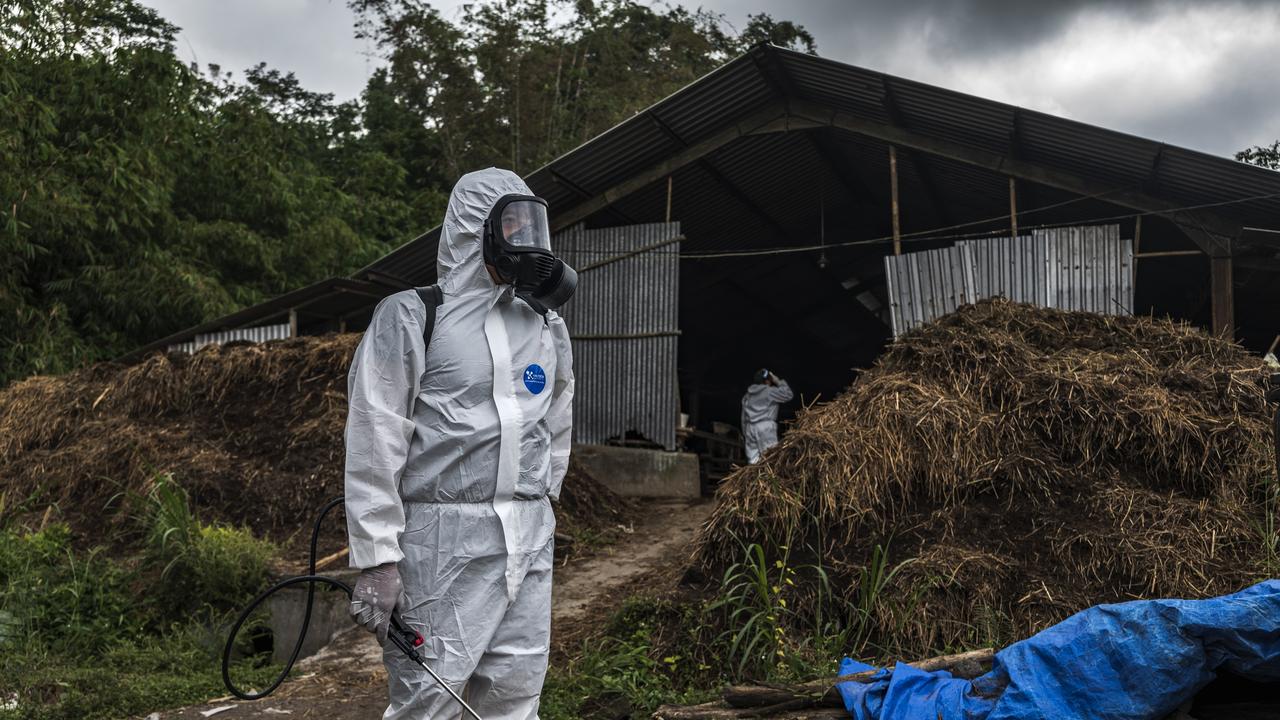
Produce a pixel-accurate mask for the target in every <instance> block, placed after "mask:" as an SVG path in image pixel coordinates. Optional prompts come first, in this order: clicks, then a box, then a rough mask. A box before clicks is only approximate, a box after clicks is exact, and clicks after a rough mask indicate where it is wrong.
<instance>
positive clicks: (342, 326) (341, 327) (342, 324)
mask: <svg viewBox="0 0 1280 720" xmlns="http://www.w3.org/2000/svg"><path fill="white" fill-rule="evenodd" d="M346 331H347V319H346V318H338V332H340V333H344V332H346Z"/></svg>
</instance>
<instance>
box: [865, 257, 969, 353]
mask: <svg viewBox="0 0 1280 720" xmlns="http://www.w3.org/2000/svg"><path fill="white" fill-rule="evenodd" d="M884 272H885V279H886V281H887V282H888V289H889V316H890V319H891V320H892V324H893V336H894V337H897V336H899V335H901V334H902V333H904V332H906V331H908V330H910V329H912V328H916V327H920V326H921V325H923V324H925V323H927V322H929V321H930V320H933V319H934V318H937V317H941V316H943V315H946V314H947V313H949V312H952V311H954V310H955V309H956V308H958V307H960V306H961V305H965V304H967V303H971V302H974V301H975V300H977V299H978V298H977V296H976V289H975V288H976V283H975V281H974V272H973V253H972V252H970V250H969V248H967V247H965V246H961V245H957V246H954V247H948V248H938V249H937V250H924V251H921V252H914V253H907V254H905V255H888V256H886V257H885V259H884Z"/></svg>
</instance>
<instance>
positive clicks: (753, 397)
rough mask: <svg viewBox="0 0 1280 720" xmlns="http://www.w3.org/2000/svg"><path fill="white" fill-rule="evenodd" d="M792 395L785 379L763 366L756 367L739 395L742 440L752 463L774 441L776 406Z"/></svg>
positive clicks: (776, 436)
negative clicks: (748, 383)
mask: <svg viewBox="0 0 1280 720" xmlns="http://www.w3.org/2000/svg"><path fill="white" fill-rule="evenodd" d="M793 397H795V395H794V394H793V393H792V392H791V386H790V385H788V384H787V381H786V380H783V379H782V378H780V377H778V376H777V375H774V374H773V373H771V372H769V371H768V370H765V369H761V370H758V371H756V374H755V377H754V378H753V379H752V383H751V386H750V387H748V388H747V394H746V395H743V396H742V441H743V444H744V445H746V449H747V462H748V463H750V464H752V465H754V464H756V463H757V462H758V461H759V460H760V456H761V455H763V454H764V451H765V450H768V449H769V448H771V447H773V446H774V445H777V444H778V407H779V406H781V405H782V404H783V403H785V402H790V401H791V398H793Z"/></svg>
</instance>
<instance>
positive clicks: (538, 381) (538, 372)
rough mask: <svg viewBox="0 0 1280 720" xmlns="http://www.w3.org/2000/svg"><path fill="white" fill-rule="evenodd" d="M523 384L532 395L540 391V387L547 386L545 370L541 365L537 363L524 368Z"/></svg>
mask: <svg viewBox="0 0 1280 720" xmlns="http://www.w3.org/2000/svg"><path fill="white" fill-rule="evenodd" d="M524 386H525V387H527V388H529V392H531V393H533V394H534V395H537V394H538V393H540V392H542V388H544V387H546V386H547V371H545V370H543V369H542V366H541V365H538V364H537V363H534V364H533V365H530V366H529V367H527V368H525V369H524Z"/></svg>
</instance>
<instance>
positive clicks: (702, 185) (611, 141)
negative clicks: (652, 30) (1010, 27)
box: [166, 46, 1280, 342]
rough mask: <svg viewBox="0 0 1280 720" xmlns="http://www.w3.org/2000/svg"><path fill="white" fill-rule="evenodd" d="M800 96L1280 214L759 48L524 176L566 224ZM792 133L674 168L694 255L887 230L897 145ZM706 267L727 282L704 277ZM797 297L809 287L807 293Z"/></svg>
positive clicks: (993, 177) (1004, 188) (1240, 188)
mask: <svg viewBox="0 0 1280 720" xmlns="http://www.w3.org/2000/svg"><path fill="white" fill-rule="evenodd" d="M792 101H795V102H804V103H808V104H810V105H814V106H817V107H819V108H822V109H826V110H830V111H839V112H841V113H846V114H848V115H849V116H852V117H855V118H862V119H864V120H868V121H874V122H876V123H880V124H883V125H888V126H897V127H901V128H903V129H906V130H909V131H910V132H912V133H914V134H915V135H917V136H920V137H924V138H927V139H930V140H936V141H945V142H947V143H951V144H952V145H955V146H960V147H963V148H971V149H974V150H978V151H982V152H984V153H988V154H994V155H996V156H1000V157H1011V158H1016V159H1018V160H1021V161H1024V162H1033V163H1036V164H1038V165H1039V166H1041V167H1043V168H1045V169H1047V170H1050V171H1056V172H1061V173H1070V174H1072V175H1075V176H1078V177H1080V178H1084V179H1085V180H1087V181H1091V182H1096V183H1098V185H1099V186H1100V187H1103V188H1107V189H1113V190H1115V189H1123V190H1129V191H1140V192H1143V193H1146V194H1147V195H1150V196H1155V197H1157V198H1159V199H1161V200H1164V201H1167V202H1171V203H1176V204H1178V205H1182V206H1185V205H1199V204H1209V203H1221V202H1223V201H1234V200H1239V199H1240V198H1244V197H1251V196H1257V195H1266V194H1275V195H1276V197H1270V198H1267V199H1260V200H1254V201H1249V202H1242V203H1237V204H1231V205H1224V206H1219V207H1215V208H1213V212H1215V213H1217V214H1218V215H1219V216H1220V217H1223V218H1226V219H1228V220H1229V221H1231V222H1233V223H1238V224H1244V225H1254V226H1261V227H1272V226H1274V225H1276V224H1277V222H1276V218H1277V217H1280V173H1276V172H1273V171H1269V170H1265V169H1262V168H1258V167H1254V166H1251V165H1247V164H1244V163H1240V162H1236V161H1234V160H1231V159H1228V158H1222V157H1215V156H1211V155H1207V154H1205V153H1201V152H1196V151H1192V150H1186V149H1182V148H1177V147H1173V146H1170V145H1166V144H1163V143H1160V142H1157V141H1154V140H1148V139H1144V138H1140V137H1135V136H1132V135H1127V134H1124V133H1119V132H1115V131H1112V130H1106V129H1103V128H1098V127H1094V126H1090V125H1087V124H1084V123H1080V122H1076V121H1073V120H1067V119H1064V118H1059V117H1054V116H1052V115H1048V114H1045V113H1040V112H1036V111H1032V110H1026V109H1020V108H1016V107H1014V106H1012V105H1008V104H1005V103H999V102H994V101H991V100H986V99H983V98H979V97H975V96H972V95H966V94H963V93H958V92H955V91H952V90H947V89H945V88H939V87H934V86H931V85H927V84H924V83H919V82H915V81H911V80H907V79H903V78H898V77H894V76H891V75H886V74H884V73H880V72H876V71H873V70H868V69H864V68H859V67H854V66H851V65H846V64H843V63H839V62H836V61H833V60H828V59H824V58H820V57H816V56H811V55H805V54H803V53H796V52H792V51H788V50H784V49H780V48H776V47H772V46H758V47H756V48H754V49H752V50H751V51H749V52H748V53H747V54H745V55H743V56H742V57H739V58H737V59H735V60H733V61H731V62H729V63H727V64H725V65H724V66H722V67H721V68H719V69H717V70H715V71H713V72H711V73H709V74H708V75H706V76H704V77H702V78H700V79H699V80H697V81H695V82H693V83H691V84H690V85H688V86H686V87H685V88H683V89H681V90H680V91H678V92H676V93H674V94H673V95H671V96H670V97H667V98H666V99H664V100H662V101H660V102H658V103H656V104H655V105H653V106H651V107H650V108H648V109H646V110H644V111H642V112H639V113H637V114H636V115H634V116H632V117H631V118H628V119H627V120H625V121H623V122H621V123H619V124H618V125H617V126H616V127H614V128H612V129H610V130H609V131H607V132H605V133H602V134H601V135H599V136H597V137H595V138H593V139H591V140H590V141H588V142H586V143H584V144H582V145H581V146H579V147H577V148H575V149H574V150H572V151H570V152H568V153H566V154H564V155H563V156H561V157H559V158H557V159H556V160H554V161H552V162H551V163H549V164H548V165H546V166H545V167H543V168H540V169H538V170H537V171H535V172H533V173H531V174H530V175H529V176H528V177H527V178H526V180H527V182H528V183H529V185H530V187H531V188H532V189H533V191H534V192H535V193H537V194H539V195H541V196H543V197H546V198H548V199H549V201H551V207H552V212H553V216H559V217H565V216H566V214H567V213H572V212H573V211H574V209H575V208H577V207H580V206H582V205H583V204H584V203H586V202H588V201H589V200H591V199H592V198H593V197H597V196H599V195H600V194H601V193H603V192H604V191H605V190H608V189H610V188H613V187H615V186H617V185H618V184H620V183H622V182H625V181H629V180H632V179H633V178H637V177H641V176H643V175H644V174H646V172H649V173H652V171H653V169H654V168H657V167H659V166H660V165H661V164H662V163H664V162H667V161H669V160H671V159H672V158H673V157H675V156H676V155H677V154H678V153H680V152H681V151H682V150H684V149H687V148H688V147H689V146H692V145H695V144H697V143H699V142H701V141H704V140H707V139H709V138H712V137H715V136H717V135H718V134H720V133H722V132H724V131H726V130H728V129H731V128H733V127H735V126H736V125H737V124H738V123H741V122H742V121H744V120H745V119H747V118H749V117H751V116H753V115H756V114H758V113H761V112H762V111H765V110H767V109H768V108H769V107H770V106H771V105H775V104H776V105H777V106H778V107H779V113H780V114H781V113H782V112H784V110H783V108H786V107H788V103H791V102H792ZM788 123H792V120H790V119H788ZM803 128H808V129H803ZM774 129H775V130H781V129H782V128H774ZM788 129H789V130H790V131H789V132H785V133H784V132H774V133H773V134H764V135H746V136H741V137H738V138H736V139H734V140H732V141H730V142H728V143H727V144H724V145H722V146H720V147H718V148H717V149H715V150H713V151H712V152H710V153H709V154H708V155H706V156H705V160H703V161H694V162H691V163H689V164H686V165H683V166H682V167H679V168H677V169H675V170H674V171H673V172H672V173H671V177H672V178H673V187H674V195H673V198H672V203H671V207H672V219H673V220H678V221H680V222H681V225H682V228H683V232H684V234H685V236H686V238H687V239H686V241H685V242H684V243H683V244H682V247H683V251H685V252H701V251H708V250H736V249H745V248H752V247H762V246H777V245H779V244H788V243H790V244H809V243H811V242H812V240H813V232H811V230H810V229H811V228H816V219H817V217H818V207H817V206H818V202H819V197H820V196H821V197H826V198H829V199H834V200H835V201H836V202H837V203H838V204H842V205H844V206H845V213H844V216H842V217H841V219H840V220H839V224H838V226H837V227H833V226H832V224H830V223H828V225H827V229H828V233H829V237H831V238H832V239H833V240H834V239H839V240H847V239H859V238H872V237H879V236H883V235H885V234H886V233H887V232H888V222H889V220H888V210H887V206H888V159H887V153H888V144H887V143H886V142H885V141H883V140H880V139H877V138H873V137H869V136H866V135H863V134H858V133H854V132H851V131H849V130H847V129H840V128H837V127H814V126H813V122H812V120H811V119H810V120H805V119H802V118H800V117H798V116H795V118H794V125H788ZM653 176H654V177H659V176H658V175H653ZM1020 184H1021V183H1020ZM899 185H900V190H901V192H900V196H901V205H902V226H903V231H904V232H912V231H920V230H931V229H934V228H937V227H940V226H943V225H947V224H954V223H961V222H971V221H974V220H977V219H982V218H990V217H994V216H998V215H1000V214H1003V213H1005V212H1007V211H1008V196H1007V192H1008V180H1007V177H1006V176H1005V175H1004V174H1002V173H1000V172H997V171H995V170H993V169H991V168H987V167H983V166H979V165H976V164H973V163H970V162H966V161H963V160H956V159H947V158H943V157H938V156H934V155H928V154H925V153H922V152H920V151H918V150H906V149H904V150H903V151H901V152H899ZM1026 185H1027V187H1026V188H1025V194H1024V191H1023V190H1020V191H1019V209H1020V210H1022V211H1027V210H1030V209H1032V208H1033V207H1036V206H1043V205H1048V204H1050V203H1052V202H1057V201H1059V200H1060V199H1061V196H1062V191H1060V190H1057V189H1052V188H1048V187H1045V186H1031V184H1030V183H1027V184H1026ZM1103 200H1107V198H1106V197H1103V198H1101V199H1100V200H1098V201H1089V202H1081V203H1079V204H1078V205H1073V206H1072V207H1071V208H1069V209H1070V210H1072V211H1075V213H1076V214H1075V215H1074V216H1072V214H1071V213H1065V212H1064V213H1057V212H1055V213H1054V214H1053V216H1054V217H1067V220H1068V221H1071V222H1085V221H1088V220H1089V219H1090V218H1085V217H1083V216H1080V213H1083V212H1084V211H1085V210H1086V209H1088V210H1091V211H1105V210H1107V209H1108V208H1111V209H1115V205H1114V202H1113V204H1112V205H1111V206H1106V205H1101V204H1099V203H1100V202H1101V201H1103ZM666 204H667V198H666V182H665V178H662V179H655V180H652V181H651V182H649V183H647V184H646V185H644V186H643V187H641V188H639V189H637V190H634V191H632V192H631V193H630V194H628V195H626V196H625V197H620V198H614V199H613V202H612V205H610V206H609V207H608V208H607V209H605V210H601V211H599V212H596V213H595V214H594V215H592V216H590V217H588V218H587V219H586V224H587V226H588V227H597V226H601V225H618V224H624V223H625V222H627V221H628V220H629V221H632V222H658V221H662V220H663V219H664V218H665V213H666ZM748 206H750V207H748ZM850 208H855V209H857V212H853V211H851V210H850ZM1046 217H1048V214H1040V215H1033V218H1034V219H1033V221H1031V222H1043V221H1044V220H1045V218H1046ZM624 218H625V220H624ZM1031 222H1029V223H1027V224H1031ZM770 226H775V227H776V226H781V227H783V228H784V229H785V230H786V232H785V233H778V232H775V231H774V230H773V229H771V227H770ZM780 235H782V236H780ZM438 237H439V229H438V228H435V229H432V230H430V231H428V232H425V233H423V234H422V235H421V236H419V237H417V238H415V239H414V240H413V241H411V242H409V243H407V244H406V245H404V246H402V247H400V248H397V249H396V250H395V251H393V252H391V253H389V254H388V255H386V256H385V257H383V258H381V259H379V260H378V261H377V262H375V263H373V264H371V265H369V266H368V267H366V268H363V269H361V270H360V271H358V272H357V273H355V275H354V276H353V277H355V278H357V279H360V280H371V281H375V282H378V283H380V284H382V285H385V286H387V287H407V286H409V285H425V284H429V283H431V282H433V281H434V280H435V259H436V243H437V240H438ZM929 244H930V243H928V242H922V243H918V244H917V245H916V247H923V246H927V245H929ZM861 253H862V250H858V249H852V248H851V249H846V250H841V251H836V252H833V253H832V255H831V261H832V262H833V263H834V264H836V265H837V266H839V267H849V266H854V265H860V264H861V263H863V262H864V260H863V259H862V254H861ZM797 257H798V256H783V259H785V258H797ZM811 260H812V258H811V257H809V258H808V259H807V260H806V262H809V261H811ZM782 261H783V260H781V259H779V260H778V262H782ZM762 262H763V260H760V261H757V264H759V263H762ZM696 264H697V265H699V266H702V265H703V264H702V263H696ZM877 264H878V263H877ZM682 271H683V268H682ZM694 272H695V273H696V274H701V275H706V276H708V277H717V275H716V274H715V273H711V272H708V271H707V270H706V268H705V267H699V268H697V269H696V271H694ZM793 290H795V291H796V292H806V291H810V290H811V288H810V287H808V286H804V285H802V286H800V287H797V288H793ZM166 341H168V342H173V340H171V339H166Z"/></svg>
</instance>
